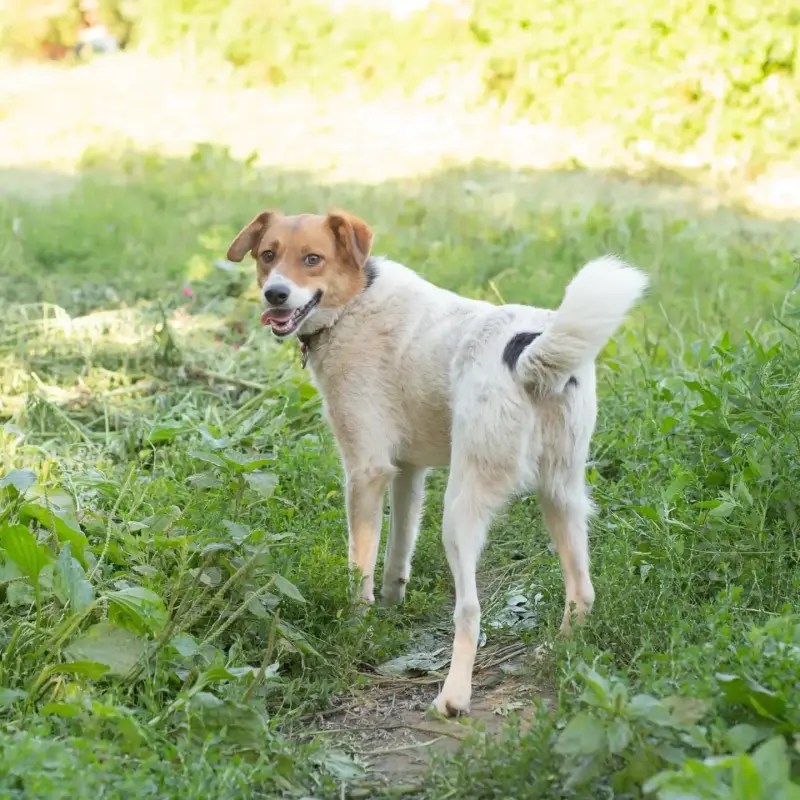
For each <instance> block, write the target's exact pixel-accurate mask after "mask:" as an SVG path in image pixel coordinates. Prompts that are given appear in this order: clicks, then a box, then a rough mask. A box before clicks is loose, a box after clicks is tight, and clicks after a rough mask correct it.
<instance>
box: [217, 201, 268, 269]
mask: <svg viewBox="0 0 800 800" xmlns="http://www.w3.org/2000/svg"><path fill="white" fill-rule="evenodd" d="M279 215H280V212H278V211H262V212H261V213H260V214H259V215H258V216H257V217H256V218H255V219H254V220H253V221H252V222H251V223H250V224H249V225H248V226H247V227H246V228H242V230H241V231H240V232H239V235H238V236H237V237H236V238H235V239H234V240H233V241H232V242H231V245H230V247H229V248H228V255H227V258H228V261H241V260H242V259H243V258H244V257H245V254H247V253H248V252H252V251H253V250H254V249H255V247H256V245H257V244H258V242H259V240H260V239H261V237H262V236H263V235H264V231H265V230H266V229H267V225H269V223H270V222H271V221H272V220H273V219H275V217H277V216H279ZM255 255H256V254H255V253H253V258H255Z"/></svg>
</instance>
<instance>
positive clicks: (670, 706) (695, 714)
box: [663, 695, 711, 725]
mask: <svg viewBox="0 0 800 800" xmlns="http://www.w3.org/2000/svg"><path fill="white" fill-rule="evenodd" d="M663 703H664V707H665V708H666V709H667V711H668V712H669V715H670V718H671V719H672V722H673V723H674V724H676V725H695V724H696V723H698V722H700V720H701V719H703V717H704V716H705V715H706V713H707V712H708V709H709V707H710V705H711V704H710V703H709V702H708V701H707V700H701V699H699V698H697V697H679V696H678V695H673V696H672V697H665V698H664V700H663Z"/></svg>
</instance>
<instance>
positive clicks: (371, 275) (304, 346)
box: [297, 258, 378, 369]
mask: <svg viewBox="0 0 800 800" xmlns="http://www.w3.org/2000/svg"><path fill="white" fill-rule="evenodd" d="M364 272H365V273H366V285H365V286H364V291H366V290H367V289H369V287H370V286H372V284H373V283H374V282H375V278H376V277H377V275H378V270H377V267H376V264H375V261H374V259H372V258H369V259H367V264H366V266H365V268H364ZM327 330H330V328H320V329H319V330H318V331H315V332H314V333H310V334H308V335H307V336H299V335H298V337H297V339H298V341H299V342H300V363H301V364H302V367H303V369H305V368H306V364H308V356H309V354H310V353H311V347H312V345H313V344H314V342H316V340H317V339H318V338H319V337H320V335H321V334H323V333H324V332H325V331H327Z"/></svg>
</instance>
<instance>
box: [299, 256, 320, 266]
mask: <svg viewBox="0 0 800 800" xmlns="http://www.w3.org/2000/svg"><path fill="white" fill-rule="evenodd" d="M321 262H322V256H318V255H317V254H316V253H309V254H308V255H307V256H306V257H305V258H304V259H303V263H304V264H305V265H306V266H307V267H318V266H319V265H320V263H321Z"/></svg>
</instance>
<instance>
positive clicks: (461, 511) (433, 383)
mask: <svg viewBox="0 0 800 800" xmlns="http://www.w3.org/2000/svg"><path fill="white" fill-rule="evenodd" d="M372 263H373V264H374V266H375V269H376V272H377V278H376V279H375V281H374V283H373V285H372V286H370V287H369V288H367V289H366V290H365V291H364V292H363V293H362V294H360V295H358V296H357V297H356V298H354V299H353V300H351V301H350V302H349V303H348V304H347V305H346V306H345V307H344V308H343V309H340V310H338V311H337V312H336V313H332V312H319V313H318V314H314V315H312V316H311V317H310V318H309V319H308V320H307V321H306V322H305V323H304V324H303V326H302V327H301V333H305V334H308V333H311V332H313V331H319V336H318V338H317V341H316V342H315V343H314V345H313V347H312V348H311V354H310V365H311V368H312V371H313V374H314V377H315V380H316V382H317V384H318V386H319V388H320V390H321V392H322V395H323V399H324V404H325V409H326V413H327V416H328V418H329V420H330V423H331V425H332V427H333V431H334V433H335V436H336V439H337V443H338V445H339V448H340V451H341V455H342V460H343V463H344V468H345V472H346V495H347V514H348V527H349V541H350V546H349V549H350V553H349V554H350V562H351V564H352V565H353V566H355V567H356V568H358V570H359V572H360V573H361V575H362V584H361V597H362V599H363V600H364V601H367V602H370V601H372V600H373V599H374V582H373V576H374V572H375V565H376V561H377V556H378V544H379V540H380V530H381V518H382V509H383V500H384V495H385V492H386V489H387V488H390V491H391V502H392V508H391V522H390V526H389V537H388V542H387V545H386V555H385V562H384V573H383V596H384V599H385V600H387V601H390V602H397V601H400V600H402V599H403V597H404V595H405V589H406V584H407V583H408V580H409V576H410V569H411V557H412V554H413V550H414V543H415V540H416V537H417V531H418V528H419V520H420V515H421V510H422V503H423V494H424V481H425V473H426V470H427V469H428V468H429V467H433V466H445V465H448V464H449V465H450V476H449V480H448V484H447V490H446V493H445V508H444V519H443V538H444V545H445V550H446V553H447V559H448V562H449V564H450V568H451V571H452V573H453V579H454V582H455V591H456V605H455V615H454V619H455V640H454V645H453V656H452V661H451V665H450V672H449V674H448V676H447V680H446V681H445V683H444V686H443V688H442V691H441V693H440V694H439V696H438V697H437V699H436V701H435V705H436V707H437V708H438V709H439V710H440V711H442V712H443V713H448V714H455V713H460V712H465V711H467V710H468V709H469V704H470V698H471V692H472V669H473V664H474V661H475V653H476V649H477V642H478V635H479V632H480V605H479V602H478V591H477V585H476V569H477V564H478V559H479V556H480V553H481V550H482V548H483V546H484V542H485V540H486V533H487V529H488V527H489V524H490V523H491V520H492V518H493V516H494V515H495V514H496V513H497V511H498V510H499V509H501V508H502V506H503V505H504V504H505V503H506V502H507V501H508V500H509V498H510V497H511V496H512V495H513V494H514V493H515V492H517V491H520V490H524V489H530V490H533V489H535V490H536V491H537V492H538V494H539V498H540V502H541V505H542V510H543V514H544V518H545V523H546V525H547V528H548V531H549V533H550V535H551V537H552V538H553V540H554V542H555V545H556V548H557V550H558V554H559V556H560V559H561V563H562V567H563V571H564V582H565V587H566V606H565V609H564V617H563V622H562V627H563V629H564V630H568V629H569V625H570V615H571V611H572V607H573V606H574V611H575V613H576V615H577V619H578V620H579V621H581V620H582V619H583V617H584V615H585V614H586V613H587V612H588V611H589V610H590V609H591V607H592V604H593V602H594V589H593V587H592V582H591V580H590V577H589V554H588V542H587V520H588V517H589V514H590V511H591V503H590V501H589V498H588V495H587V491H586V488H585V484H584V470H585V464H586V459H587V456H588V451H589V440H590V438H591V436H592V433H593V431H594V425H595V417H596V397H595V370H594V359H595V358H596V357H597V355H598V353H599V352H600V350H601V349H602V347H603V345H604V344H605V342H606V341H607V339H608V338H609V337H610V336H611V335H612V334H613V332H614V330H615V328H616V327H617V326H618V325H619V324H620V323H621V322H622V320H623V318H624V316H625V314H626V312H627V311H628V309H629V308H630V307H631V306H632V305H633V303H634V302H635V301H636V300H637V298H638V297H639V295H640V294H641V293H642V292H643V290H644V288H645V286H646V283H647V279H646V277H645V276H644V275H643V274H642V273H641V272H639V271H638V270H635V269H633V268H632V267H628V266H625V265H624V264H623V263H622V262H621V261H619V260H617V259H615V258H611V257H606V258H601V259H598V260H596V261H593V262H591V263H590V264H587V265H586V266H585V267H584V268H583V270H582V271H581V272H580V273H579V274H578V275H577V276H576V277H575V278H574V280H573V281H572V283H571V284H570V285H569V288H568V289H567V292H566V295H565V298H564V301H563V303H562V305H561V307H560V309H559V310H558V311H557V312H553V311H548V310H544V309H538V308H533V307H529V306H522V305H506V306H500V307H497V306H493V305H491V304H489V303H484V302H478V301H475V300H469V299H466V298H464V297H460V296H458V295H456V294H453V293H452V292H449V291H446V290H444V289H441V288H438V287H436V286H433V285H432V284H430V283H428V282H427V281H425V280H423V279H422V278H421V277H419V276H418V275H416V274H415V273H414V272H412V271H411V270H408V269H406V268H405V267H403V266H401V265H400V264H397V263H394V262H392V261H388V260H385V259H373V260H372ZM525 332H537V333H538V332H543V333H542V335H541V336H540V337H539V338H538V339H536V340H534V341H533V343H532V344H530V345H529V346H528V347H527V349H526V350H525V351H523V353H522V355H521V356H520V358H519V361H518V363H517V366H516V369H514V370H513V371H512V370H511V369H509V367H508V366H507V364H506V363H505V362H504V360H503V352H504V349H505V347H506V345H507V344H508V342H509V340H510V339H511V337H512V336H514V335H515V334H518V333H525ZM570 377H574V378H575V380H576V381H577V385H574V382H573V383H568V381H569V379H570Z"/></svg>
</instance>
